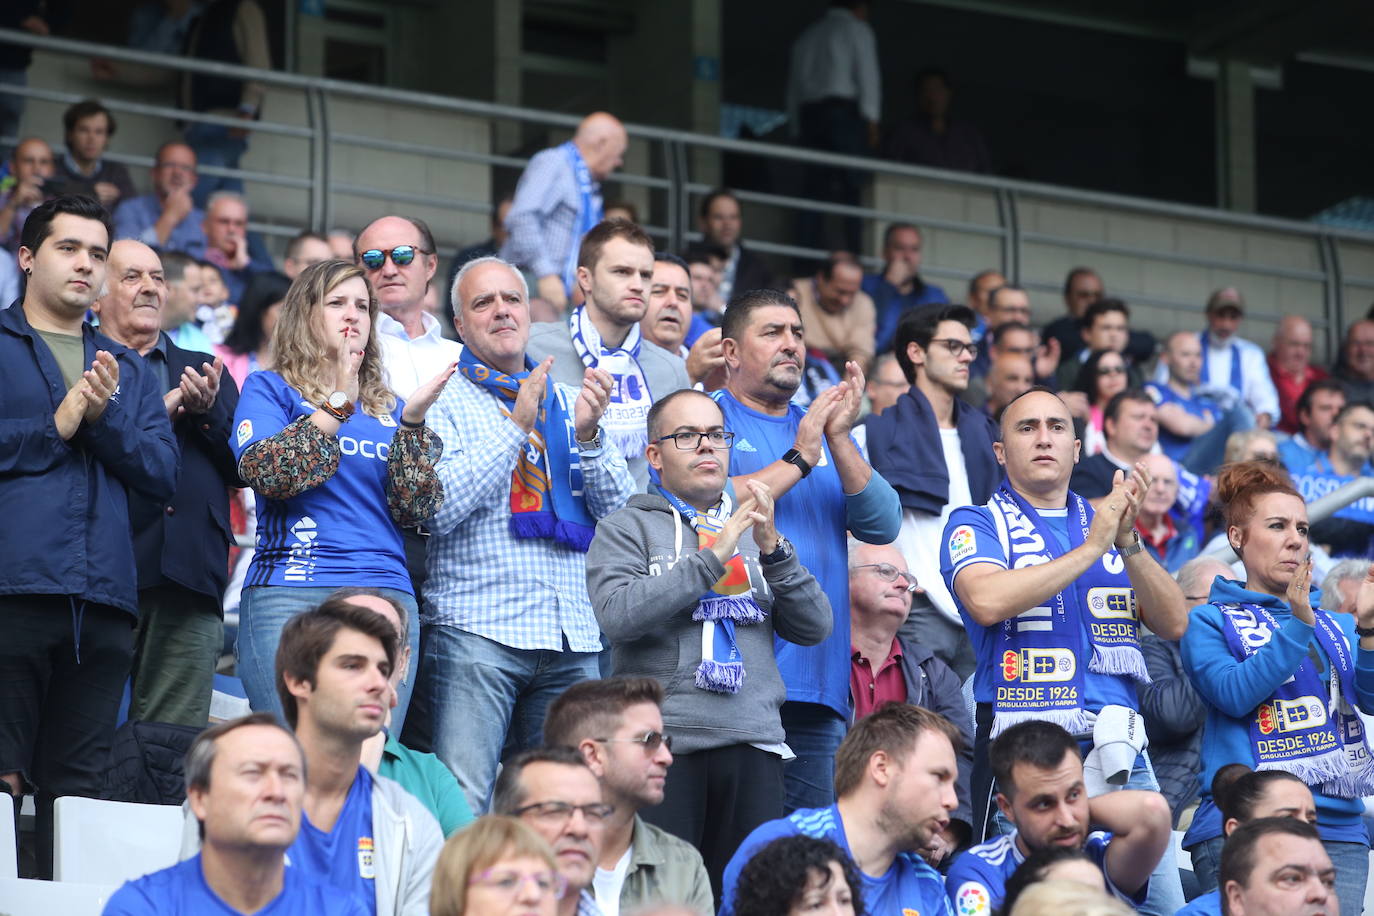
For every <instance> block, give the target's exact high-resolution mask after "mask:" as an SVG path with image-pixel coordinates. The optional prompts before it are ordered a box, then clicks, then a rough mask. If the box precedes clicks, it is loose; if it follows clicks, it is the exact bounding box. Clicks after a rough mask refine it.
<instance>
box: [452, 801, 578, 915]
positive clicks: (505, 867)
mask: <svg viewBox="0 0 1374 916" xmlns="http://www.w3.org/2000/svg"><path fill="white" fill-rule="evenodd" d="M567 889H568V882H567V881H566V880H565V879H564V878H563V876H562V875H561V874H559V872H558V861H557V860H556V859H555V858H554V857H553V850H551V849H550V848H549V845H548V844H547V843H545V842H544V839H543V837H541V836H540V835H539V834H537V833H535V832H534V830H533V829H532V828H530V827H527V826H525V825H524V824H523V823H521V822H520V821H518V820H516V819H515V818H513V817H501V816H498V815H488V816H487V817H483V818H479V819H478V820H476V821H474V822H473V823H472V824H471V825H469V826H468V827H465V828H464V829H462V830H460V831H459V832H458V833H455V834H454V835H453V836H451V837H449V840H448V842H447V843H445V844H444V848H443V850H442V851H441V852H440V853H439V861H438V862H436V863H435V865H434V884H433V886H432V887H431V888H430V892H429V913H430V916H553V914H554V911H555V909H556V908H557V906H558V901H559V899H560V898H561V897H562V896H563V894H564V893H566V892H567Z"/></svg>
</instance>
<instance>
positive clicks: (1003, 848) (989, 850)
mask: <svg viewBox="0 0 1374 916" xmlns="http://www.w3.org/2000/svg"><path fill="white" fill-rule="evenodd" d="M1111 842H1112V835H1111V834H1110V833H1107V832H1105V831H1101V830H1099V831H1096V832H1094V833H1090V834H1088V841H1087V842H1086V843H1084V844H1083V851H1084V852H1085V853H1087V854H1088V857H1089V858H1090V859H1092V860H1093V861H1094V862H1096V863H1097V867H1098V868H1100V869H1102V878H1103V880H1104V881H1106V882H1107V890H1108V891H1109V892H1110V893H1111V894H1112V895H1113V896H1115V897H1118V898H1120V899H1121V900H1123V901H1125V902H1126V903H1128V904H1130V905H1131V906H1132V907H1138V906H1140V905H1141V904H1142V903H1144V902H1145V898H1146V897H1147V896H1149V892H1150V882H1149V881H1148V880H1147V881H1146V882H1145V883H1144V884H1143V885H1141V887H1140V889H1139V890H1137V891H1136V892H1135V893H1134V894H1127V893H1124V892H1123V891H1122V890H1121V889H1120V888H1118V887H1117V886H1116V885H1115V884H1113V883H1112V878H1111V876H1110V875H1109V874H1107V847H1108V846H1110V845H1111ZM1025 860H1026V857H1025V856H1023V855H1021V850H1020V849H1019V848H1017V846H1016V834H1015V833H1009V834H1005V835H1003V836H999V837H998V838H997V839H995V840H989V841H988V842H986V843H980V844H979V845H977V846H974V847H972V848H971V849H968V850H966V851H965V852H964V853H963V854H962V855H960V856H959V857H958V858H957V859H955V860H954V863H953V864H952V865H950V867H949V875H948V877H946V878H945V886H946V887H947V888H948V889H949V899H950V902H951V904H952V905H953V909H954V912H955V914H956V916H991V914H992V912H993V911H994V910H997V909H999V908H1000V907H1001V906H1002V892H1003V890H1004V888H1005V887H1006V885H1007V879H1008V878H1010V877H1011V874H1012V872H1014V871H1016V867H1017V866H1018V865H1020V864H1021V863H1022V862H1024V861H1025Z"/></svg>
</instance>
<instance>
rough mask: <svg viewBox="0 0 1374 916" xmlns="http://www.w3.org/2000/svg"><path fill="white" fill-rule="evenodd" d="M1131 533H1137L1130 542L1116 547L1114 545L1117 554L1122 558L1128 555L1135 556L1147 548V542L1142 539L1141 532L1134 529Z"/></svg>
mask: <svg viewBox="0 0 1374 916" xmlns="http://www.w3.org/2000/svg"><path fill="white" fill-rule="evenodd" d="M1131 534H1134V535H1135V540H1134V541H1132V542H1131V543H1130V544H1127V545H1126V546H1125V547H1116V545H1115V544H1113V545H1112V546H1113V547H1116V555H1117V556H1119V557H1121V559H1123V560H1124V559H1126V558H1127V557H1133V556H1135V555H1136V554H1138V553H1140V552H1141V551H1142V550H1144V549H1145V542H1144V541H1143V540H1141V539H1140V532H1139V531H1135V530H1132V531H1131Z"/></svg>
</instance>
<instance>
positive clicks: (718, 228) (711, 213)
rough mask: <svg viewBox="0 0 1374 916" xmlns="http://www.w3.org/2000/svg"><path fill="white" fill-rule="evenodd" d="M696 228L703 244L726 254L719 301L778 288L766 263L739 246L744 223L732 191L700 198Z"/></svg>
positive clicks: (717, 191) (724, 190) (758, 256)
mask: <svg viewBox="0 0 1374 916" xmlns="http://www.w3.org/2000/svg"><path fill="white" fill-rule="evenodd" d="M698 228H700V229H701V235H702V238H703V240H704V241H705V242H707V243H708V244H711V245H717V246H719V247H720V248H722V249H724V251H725V255H726V261H725V267H724V269H723V270H722V271H721V277H720V298H721V300H722V301H723V302H725V303H726V304H729V302H730V300H731V299H733V298H734V297H735V296H736V295H738V294H739V293H744V292H748V291H749V290H751V289H768V288H772V287H777V286H778V284H779V283H780V282H781V281H779V280H778V275H777V274H776V273H775V272H774V270H773V268H772V267H771V266H770V265H769V264H768V262H767V261H765V260H764V259H763V258H762V257H761V256H760V255H757V254H755V253H754V252H752V251H749V250H747V249H745V247H744V245H743V244H741V243H740V236H741V235H742V234H743V232H744V221H743V220H742V219H741V218H740V209H739V199H738V198H737V197H735V195H734V194H733V193H732V192H730V191H727V190H726V189H725V188H716V189H715V190H714V191H712V192H711V193H710V194H707V195H706V196H705V197H703V198H702V199H701V213H700V220H699V225H698Z"/></svg>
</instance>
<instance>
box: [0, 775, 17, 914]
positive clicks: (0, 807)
mask: <svg viewBox="0 0 1374 916" xmlns="http://www.w3.org/2000/svg"><path fill="white" fill-rule="evenodd" d="M18 877H19V846H18V843H17V841H16V839H15V836H14V797H13V796H11V795H10V794H9V793H8V792H0V878H18ZM3 899H4V897H0V900H3Z"/></svg>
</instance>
